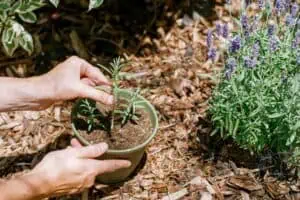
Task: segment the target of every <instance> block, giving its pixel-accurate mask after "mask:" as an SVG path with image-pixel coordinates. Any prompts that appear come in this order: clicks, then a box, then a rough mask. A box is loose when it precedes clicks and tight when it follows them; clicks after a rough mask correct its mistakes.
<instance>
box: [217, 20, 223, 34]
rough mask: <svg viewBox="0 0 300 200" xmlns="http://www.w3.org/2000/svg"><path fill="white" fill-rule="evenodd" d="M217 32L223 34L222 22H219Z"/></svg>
mask: <svg viewBox="0 0 300 200" xmlns="http://www.w3.org/2000/svg"><path fill="white" fill-rule="evenodd" d="M216 32H217V34H218V36H221V35H222V24H221V23H217V25H216Z"/></svg>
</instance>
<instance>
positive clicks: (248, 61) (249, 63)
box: [244, 56, 257, 68]
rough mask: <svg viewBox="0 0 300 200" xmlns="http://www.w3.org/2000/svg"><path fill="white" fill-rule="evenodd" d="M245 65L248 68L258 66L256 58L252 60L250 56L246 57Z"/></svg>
mask: <svg viewBox="0 0 300 200" xmlns="http://www.w3.org/2000/svg"><path fill="white" fill-rule="evenodd" d="M244 64H245V67H247V68H254V67H255V66H256V65H257V59H256V58H250V57H249V56H245V57H244Z"/></svg>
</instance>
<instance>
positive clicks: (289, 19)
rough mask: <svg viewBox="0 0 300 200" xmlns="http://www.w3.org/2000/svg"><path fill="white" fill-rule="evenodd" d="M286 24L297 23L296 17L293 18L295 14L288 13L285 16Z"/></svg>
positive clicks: (292, 24) (293, 24)
mask: <svg viewBox="0 0 300 200" xmlns="http://www.w3.org/2000/svg"><path fill="white" fill-rule="evenodd" d="M285 24H286V25H287V26H290V27H292V26H295V25H296V19H295V18H293V16H292V15H291V14H289V15H287V16H286V18H285Z"/></svg>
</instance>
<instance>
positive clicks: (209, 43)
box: [206, 30, 213, 48]
mask: <svg viewBox="0 0 300 200" xmlns="http://www.w3.org/2000/svg"><path fill="white" fill-rule="evenodd" d="M212 42H213V32H212V30H209V31H208V33H207V39H206V44H207V47H208V48H210V47H211V46H212Z"/></svg>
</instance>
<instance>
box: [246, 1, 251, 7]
mask: <svg viewBox="0 0 300 200" xmlns="http://www.w3.org/2000/svg"><path fill="white" fill-rule="evenodd" d="M250 3H251V2H250V0H245V7H246V8H247V7H248V6H249V5H250Z"/></svg>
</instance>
